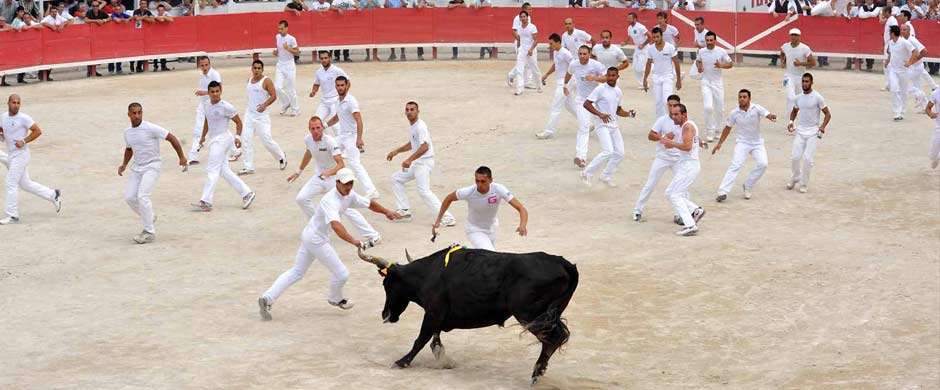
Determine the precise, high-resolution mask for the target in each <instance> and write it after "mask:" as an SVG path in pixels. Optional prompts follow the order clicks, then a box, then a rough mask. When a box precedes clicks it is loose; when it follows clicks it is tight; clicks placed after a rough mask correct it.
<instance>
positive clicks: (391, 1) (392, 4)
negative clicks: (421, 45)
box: [385, 0, 408, 61]
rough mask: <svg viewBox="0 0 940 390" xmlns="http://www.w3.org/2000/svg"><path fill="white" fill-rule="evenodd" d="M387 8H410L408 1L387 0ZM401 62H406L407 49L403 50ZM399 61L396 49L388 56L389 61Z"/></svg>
mask: <svg viewBox="0 0 940 390" xmlns="http://www.w3.org/2000/svg"><path fill="white" fill-rule="evenodd" d="M385 8H408V3H407V0H385ZM400 51H401V60H402V61H404V60H405V48H404V47H403V48H401V49H400ZM396 59H398V57H395V48H394V47H393V48H392V54H391V55H390V56H388V60H389V61H394V60H396Z"/></svg>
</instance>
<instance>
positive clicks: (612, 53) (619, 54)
mask: <svg viewBox="0 0 940 390" xmlns="http://www.w3.org/2000/svg"><path fill="white" fill-rule="evenodd" d="M612 37H613V33H612V32H611V31H610V30H604V31H601V42H600V43H598V44H596V45H594V48H592V49H591V55H593V56H594V58H595V59H596V60H597V62H600V63H601V65H604V68H605V69H606V68H610V67H616V68H617V70H624V69H626V68H628V67H630V60H629V59H627V55H626V54H624V53H623V49H621V48H620V45H614V44H612V43H611V42H610V40H611V38H612Z"/></svg>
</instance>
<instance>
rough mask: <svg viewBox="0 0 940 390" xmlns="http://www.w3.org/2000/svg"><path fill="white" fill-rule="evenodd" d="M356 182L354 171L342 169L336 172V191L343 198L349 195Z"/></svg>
mask: <svg viewBox="0 0 940 390" xmlns="http://www.w3.org/2000/svg"><path fill="white" fill-rule="evenodd" d="M355 180H356V174H355V173H353V171H352V169H349V168H342V169H340V170H338V171H336V191H337V192H339V194H340V195H342V196H346V195H349V192H350V191H352V188H353V183H355Z"/></svg>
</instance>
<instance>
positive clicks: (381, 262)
mask: <svg viewBox="0 0 940 390" xmlns="http://www.w3.org/2000/svg"><path fill="white" fill-rule="evenodd" d="M356 253H357V254H358V255H359V258H360V259H362V260H363V261H365V262H367V263H372V264H375V266H376V267H378V268H379V269H382V268H387V267H388V261H385V259H383V258H381V257H375V256H369V255H367V254H365V253H362V248H359V249H357V250H356Z"/></svg>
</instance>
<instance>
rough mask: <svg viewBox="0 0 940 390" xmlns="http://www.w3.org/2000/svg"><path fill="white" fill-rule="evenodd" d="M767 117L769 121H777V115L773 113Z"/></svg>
mask: <svg viewBox="0 0 940 390" xmlns="http://www.w3.org/2000/svg"><path fill="white" fill-rule="evenodd" d="M767 119H769V120H770V121H771V122H777V116H776V115H774V114H768V115H767Z"/></svg>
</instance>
